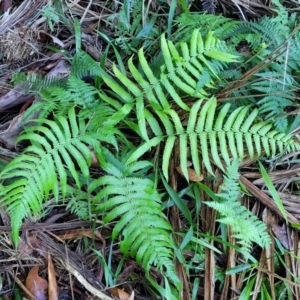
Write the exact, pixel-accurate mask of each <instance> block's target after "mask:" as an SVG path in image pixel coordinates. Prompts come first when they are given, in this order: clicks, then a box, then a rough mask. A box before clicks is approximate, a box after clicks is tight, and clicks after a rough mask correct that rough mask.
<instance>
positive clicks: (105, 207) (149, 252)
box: [89, 149, 181, 289]
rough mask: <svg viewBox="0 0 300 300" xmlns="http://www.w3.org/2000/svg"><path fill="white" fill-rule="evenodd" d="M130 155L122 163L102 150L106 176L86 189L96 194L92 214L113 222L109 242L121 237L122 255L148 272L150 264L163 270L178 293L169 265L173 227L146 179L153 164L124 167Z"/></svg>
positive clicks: (154, 190)
mask: <svg viewBox="0 0 300 300" xmlns="http://www.w3.org/2000/svg"><path fill="white" fill-rule="evenodd" d="M125 150H126V149H123V152H125ZM129 154H130V152H129V153H125V154H123V155H122V156H121V158H122V160H121V161H120V160H117V159H116V158H115V157H114V156H113V155H112V154H111V153H110V152H109V151H108V150H104V149H102V152H101V153H99V154H98V155H99V161H100V163H101V167H102V168H103V170H105V171H106V174H107V175H105V176H102V177H101V178H99V179H97V180H95V181H94V182H93V183H92V184H91V185H90V186H89V191H90V192H91V193H93V192H94V191H95V190H96V191H97V190H98V192H97V193H96V195H95V197H94V199H93V201H92V205H93V206H94V209H93V211H95V212H99V213H100V212H101V213H104V215H105V217H104V221H105V223H109V222H111V221H116V224H115V225H114V229H113V232H112V238H113V239H116V238H117V237H118V236H119V235H120V234H121V233H122V234H123V239H122V242H121V244H120V248H121V250H122V252H123V253H124V254H126V255H129V256H135V257H136V260H137V262H138V263H139V264H141V265H142V266H143V267H144V269H145V270H146V271H147V272H148V271H149V270H150V267H151V264H154V265H156V266H157V267H158V268H159V269H161V270H163V269H165V273H166V275H167V276H168V278H169V279H171V280H172V282H173V283H174V284H175V285H176V286H177V288H178V289H180V286H181V283H180V281H179V280H178V277H177V275H176V272H175V269H174V264H173V261H172V259H173V244H172V241H171V239H170V234H171V230H172V227H171V226H170V224H169V222H168V221H167V218H166V217H165V216H164V215H163V213H162V206H161V196H160V195H159V193H158V192H157V191H156V189H155V185H154V182H153V180H151V179H150V178H146V177H145V175H146V174H147V171H148V169H149V167H152V164H151V163H150V162H149V161H139V162H136V163H133V164H131V165H125V162H126V160H127V158H128V155H129ZM124 228H125V229H124Z"/></svg>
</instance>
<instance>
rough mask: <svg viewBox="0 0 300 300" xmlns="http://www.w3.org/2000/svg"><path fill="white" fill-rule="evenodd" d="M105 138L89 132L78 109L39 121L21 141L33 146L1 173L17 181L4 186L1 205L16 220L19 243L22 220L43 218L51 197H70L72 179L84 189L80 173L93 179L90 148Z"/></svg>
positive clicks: (15, 234) (13, 224) (14, 232)
mask: <svg viewBox="0 0 300 300" xmlns="http://www.w3.org/2000/svg"><path fill="white" fill-rule="evenodd" d="M101 138H102V137H101V135H100V134H98V135H97V138H95V137H94V136H92V135H91V134H89V133H88V132H86V123H85V122H84V120H78V119H77V117H76V114H75V110H74V109H70V110H69V112H68V119H67V118H65V117H62V116H59V117H57V119H56V120H55V121H50V120H46V119H40V120H37V125H36V126H33V127H30V128H28V129H27V132H26V133H25V134H23V135H22V136H21V137H20V138H19V140H30V141H31V142H32V145H30V146H29V147H27V148H26V150H25V151H24V152H23V154H22V155H20V156H18V157H16V158H15V159H14V160H13V161H12V162H11V163H10V164H9V165H8V166H7V167H6V168H5V169H4V170H3V172H2V173H1V178H2V179H9V178H14V177H15V178H17V179H16V180H15V181H13V183H11V184H8V185H5V184H4V185H3V186H2V190H1V196H2V198H1V203H2V205H6V207H7V211H8V212H9V213H10V215H11V218H12V222H11V226H12V228H13V240H14V242H15V243H17V241H18V236H19V229H20V227H21V223H22V219H23V218H24V217H26V216H30V215H32V214H33V215H34V214H39V213H40V212H41V210H42V207H43V202H44V201H45V200H47V199H48V197H49V195H50V193H51V194H53V196H54V198H55V199H56V200H58V199H59V197H63V198H64V197H65V196H66V192H67V180H68V177H71V178H72V179H73V180H74V182H75V183H76V186H77V188H78V189H80V188H81V187H82V182H81V180H80V178H79V173H78V170H79V172H80V174H82V175H83V176H84V178H86V179H87V178H88V177H89V166H90V164H91V151H90V149H89V148H88V145H93V146H95V147H96V146H97V143H98V140H101ZM74 161H76V162H77V165H76V164H75V163H74ZM67 170H68V174H67ZM58 182H59V185H58Z"/></svg>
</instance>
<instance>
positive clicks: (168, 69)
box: [100, 30, 237, 140]
mask: <svg viewBox="0 0 300 300" xmlns="http://www.w3.org/2000/svg"><path fill="white" fill-rule="evenodd" d="M218 43H219V40H218V39H216V38H215V37H214V36H213V32H209V33H208V35H207V36H206V38H205V39H203V38H202V36H201V34H200V32H199V31H198V30H195V31H194V32H193V34H192V36H191V39H190V43H189V44H187V43H181V44H180V49H177V48H176V47H175V45H174V44H173V43H172V42H171V41H167V40H166V38H165V36H164V35H163V36H162V37H161V50H162V54H163V58H164V64H163V65H162V66H161V74H160V76H159V78H157V77H156V76H155V75H154V74H153V72H152V69H151V68H150V66H149V64H148V62H147V60H146V58H145V56H144V52H143V49H141V50H140V51H139V53H138V57H139V62H140V65H141V69H142V71H143V72H144V74H145V77H144V76H143V75H142V74H141V73H140V71H139V70H138V69H137V68H136V67H135V66H134V64H133V61H132V59H130V60H129V62H128V67H129V70H130V73H131V75H132V77H133V79H129V78H128V77H127V76H125V75H124V74H123V73H122V72H121V71H120V70H119V69H118V68H117V67H116V66H115V65H114V66H113V72H114V74H115V76H116V78H117V79H118V80H119V81H120V82H121V84H119V83H118V82H117V81H115V80H114V79H112V78H111V77H110V76H108V74H106V73H105V72H103V80H104V81H105V83H106V84H107V85H108V86H109V87H110V89H111V90H112V91H113V92H114V93H115V94H116V95H118V97H121V98H122V100H123V102H124V103H135V104H136V114H137V119H138V120H139V130H140V132H141V134H142V137H143V138H144V139H145V140H148V134H147V132H146V123H145V105H147V103H148V102H149V103H150V105H151V106H152V108H153V109H154V110H156V111H161V112H163V111H164V110H168V109H169V108H170V100H172V101H173V102H175V103H176V104H177V105H178V106H179V107H181V108H182V109H183V110H185V111H189V110H190V108H189V106H188V105H187V104H186V103H184V101H183V100H182V98H181V94H182V93H184V94H186V95H189V96H192V97H194V98H196V99H197V98H203V97H204V96H206V95H207V93H206V91H205V90H204V86H203V88H199V78H200V77H201V75H202V73H203V70H204V68H205V72H206V73H207V70H209V72H210V73H211V77H215V78H218V75H217V73H218V70H219V68H220V65H219V63H223V64H226V63H227V62H233V61H235V60H236V58H237V57H236V56H234V55H231V54H228V53H224V52H221V51H219V50H218V49H217V45H218ZM205 87H208V88H211V87H213V84H212V82H211V81H210V82H208V83H207V84H206V85H205ZM178 90H179V91H180V92H179V91H178ZM165 91H167V92H168V93H169V96H170V97H169V98H171V99H170V100H169V99H168V98H167V95H166V92H165ZM100 97H101V98H102V99H103V100H104V101H107V102H109V103H113V99H111V98H109V97H107V96H106V95H104V94H100ZM116 108H117V107H116Z"/></svg>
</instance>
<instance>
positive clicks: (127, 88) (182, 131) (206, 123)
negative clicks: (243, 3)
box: [100, 30, 299, 178]
mask: <svg viewBox="0 0 300 300" xmlns="http://www.w3.org/2000/svg"><path fill="white" fill-rule="evenodd" d="M161 43H162V45H161V47H162V53H163V57H164V64H163V65H162V66H161V75H160V78H157V77H155V76H154V74H153V73H152V71H151V69H150V67H149V65H148V63H147V62H146V59H145V57H144V53H143V51H142V50H140V51H139V61H140V65H141V67H142V70H143V72H144V73H145V77H146V78H144V77H143V76H142V74H141V73H140V72H139V71H138V69H137V68H136V67H135V66H134V65H133V62H132V60H129V63H128V67H129V70H130V72H131V74H132V77H133V79H134V81H132V80H130V79H128V78H127V77H126V76H125V75H123V74H122V73H121V72H120V71H119V70H118V69H117V67H116V66H113V71H114V73H115V75H116V77H117V78H118V79H119V81H120V82H121V83H122V85H120V84H119V83H117V82H116V81H114V80H113V79H112V78H111V77H109V76H108V75H107V74H106V73H103V75H104V76H103V80H104V81H105V83H106V84H107V85H108V86H109V87H110V88H111V89H112V90H113V91H114V92H115V93H116V94H117V95H118V96H119V97H122V99H123V102H124V103H128V104H129V103H134V104H135V107H136V110H135V111H136V118H137V120H139V123H138V132H139V134H140V136H141V137H142V138H143V139H144V141H145V142H144V143H143V144H142V145H141V146H140V147H138V149H137V150H136V151H135V152H134V153H133V154H132V155H131V157H130V158H129V160H128V162H127V163H132V162H133V161H135V160H137V159H139V158H140V157H141V156H142V155H143V154H144V153H146V152H147V151H149V150H150V148H151V147H155V146H157V145H158V144H160V143H161V142H165V147H164V151H163V159H162V160H163V161H162V169H163V174H164V176H165V177H166V178H168V168H169V161H170V156H171V153H172V149H173V147H174V145H175V142H176V140H178V141H179V146H180V153H181V155H180V166H181V169H182V171H183V174H184V176H185V177H186V178H188V174H187V156H188V155H187V154H188V144H189V145H190V149H191V153H190V154H191V159H192V162H193V165H194V168H195V170H196V172H197V173H198V174H200V157H199V153H198V145H199V144H200V149H201V153H202V160H203V163H204V165H205V167H206V168H207V170H208V172H210V173H211V174H213V170H212V166H211V159H210V157H212V159H213V160H214V164H215V165H217V166H218V167H219V168H221V169H223V170H224V167H223V163H222V161H221V159H223V160H224V161H225V163H226V164H227V165H228V164H229V162H230V158H231V157H232V158H240V159H242V158H243V157H244V155H245V154H244V145H245V144H246V145H247V147H248V154H249V156H250V157H254V156H259V155H260V154H261V153H262V151H265V152H266V154H267V155H268V156H269V155H275V154H276V153H277V148H278V149H279V151H280V152H282V151H283V150H288V151H291V150H293V149H296V148H298V147H299V145H298V144H296V143H293V141H292V137H291V136H289V135H285V134H281V133H280V132H277V131H274V130H273V129H272V125H271V124H269V123H265V122H258V123H257V124H255V122H254V121H255V119H256V116H257V113H258V111H257V110H255V109H254V110H253V111H252V112H251V114H250V115H249V116H247V113H248V111H249V107H239V108H238V109H236V110H234V111H233V112H232V113H231V114H230V115H228V116H227V114H228V111H229V108H230V104H227V105H225V106H224V107H223V108H222V110H221V111H220V112H219V114H218V115H217V114H216V107H217V102H216V99H215V98H211V99H210V100H209V101H207V102H206V104H204V105H202V104H203V100H202V99H205V97H206V95H207V92H206V91H205V89H204V88H202V89H201V86H200V88H199V84H198V81H197V80H196V79H197V78H201V76H202V75H203V74H205V73H204V70H205V72H206V73H207V72H208V71H209V72H210V74H211V76H212V78H215V80H217V78H218V75H217V74H218V72H219V62H227V61H228V62H231V61H234V60H235V59H236V57H235V56H233V55H230V54H225V53H222V52H220V51H219V50H217V49H216V46H217V45H218V43H219V41H218V40H217V39H216V38H214V37H213V34H212V33H210V34H208V36H207V37H206V38H205V39H204V40H203V39H202V37H201V35H200V33H199V32H198V31H197V30H195V31H194V32H193V34H192V37H191V40H190V44H189V46H188V44H187V43H181V45H180V49H181V51H180V52H179V51H178V50H177V49H176V47H175V46H174V44H173V43H172V42H170V41H168V42H167V41H166V39H165V38H164V36H162V39H161ZM203 66H204V67H205V68H204V67H203ZM205 86H206V87H208V88H211V87H213V81H212V80H211V81H210V82H208V83H207V84H206V85H205ZM174 87H177V89H175V88H174ZM165 90H166V91H168V93H169V98H171V99H172V100H173V102H174V103H175V104H177V105H178V106H179V111H180V110H181V111H183V112H186V113H184V114H188V115H189V118H188V121H187V124H188V125H187V126H186V127H185V126H184V123H183V122H182V121H181V118H182V117H181V115H179V114H178V113H177V111H176V110H174V109H172V108H171V103H170V101H169V100H168V99H167V97H166V95H165V93H164V91H165ZM198 90H199V91H198ZM178 91H180V93H179V92H178ZM182 95H185V96H189V97H193V99H195V104H194V105H193V106H192V107H189V106H188V105H187V103H185V102H184V101H183V99H184V98H183V97H182ZM100 97H101V98H102V99H103V100H104V101H107V102H108V103H111V104H113V103H115V102H116V101H115V100H114V99H112V98H110V97H108V96H107V95H105V94H100ZM197 98H198V99H199V98H200V100H197ZM148 102H149V104H150V107H149V108H146V106H147V103H148ZM119 105H120V104H119V102H118V104H117V106H116V109H120V107H119ZM201 105H202V107H201ZM226 119H227V121H226V122H225V120H226ZM147 123H148V124H149V126H150V128H151V131H152V132H153V135H154V137H153V138H149V136H148V131H147V126H146V124H147ZM160 123H161V124H163V128H162V127H161V126H160ZM223 123H224V124H223ZM242 124H243V125H242ZM135 130H137V127H136V126H135ZM220 145H222V147H220ZM225 145H227V147H226V146H225ZM229 150H230V152H229Z"/></svg>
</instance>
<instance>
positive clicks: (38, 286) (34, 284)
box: [25, 266, 48, 300]
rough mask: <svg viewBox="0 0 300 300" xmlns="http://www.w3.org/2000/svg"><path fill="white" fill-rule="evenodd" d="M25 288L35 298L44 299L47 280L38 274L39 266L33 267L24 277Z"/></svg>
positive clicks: (45, 297) (37, 299)
mask: <svg viewBox="0 0 300 300" xmlns="http://www.w3.org/2000/svg"><path fill="white" fill-rule="evenodd" d="M25 286H26V288H27V289H28V290H29V291H30V293H31V294H32V295H34V297H35V299H36V300H46V299H47V295H46V291H47V288H48V282H47V280H46V279H44V278H42V277H40V276H39V267H38V266H35V267H33V268H32V269H31V270H30V271H29V273H28V275H27V278H26V282H25Z"/></svg>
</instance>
